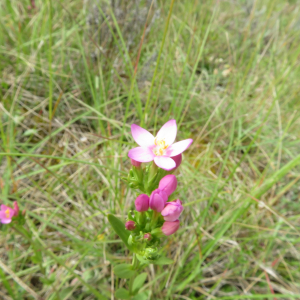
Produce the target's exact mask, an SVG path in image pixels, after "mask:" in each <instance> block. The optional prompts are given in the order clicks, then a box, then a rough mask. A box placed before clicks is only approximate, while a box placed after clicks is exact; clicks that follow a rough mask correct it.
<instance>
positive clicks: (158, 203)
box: [149, 189, 168, 212]
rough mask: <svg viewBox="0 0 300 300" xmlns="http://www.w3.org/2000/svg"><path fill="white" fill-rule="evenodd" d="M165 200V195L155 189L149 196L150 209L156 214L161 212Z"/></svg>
mask: <svg viewBox="0 0 300 300" xmlns="http://www.w3.org/2000/svg"><path fill="white" fill-rule="evenodd" d="M167 200H168V196H167V194H166V193H165V192H164V191H162V190H160V189H156V190H154V191H153V192H152V194H151V196H150V201H149V204H150V208H151V209H153V210H155V211H157V212H161V211H162V210H163V209H164V207H165V204H166V202H167Z"/></svg>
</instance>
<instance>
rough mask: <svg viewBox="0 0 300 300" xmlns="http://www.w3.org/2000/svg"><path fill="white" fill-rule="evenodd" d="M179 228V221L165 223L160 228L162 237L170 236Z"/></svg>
mask: <svg viewBox="0 0 300 300" xmlns="http://www.w3.org/2000/svg"><path fill="white" fill-rule="evenodd" d="M179 226H180V222H179V220H176V221H175V222H168V221H167V222H165V223H164V224H163V226H162V228H161V230H162V232H163V233H164V235H171V234H173V233H175V232H176V231H177V230H178V229H179Z"/></svg>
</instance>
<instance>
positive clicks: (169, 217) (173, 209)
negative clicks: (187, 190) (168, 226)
mask: <svg viewBox="0 0 300 300" xmlns="http://www.w3.org/2000/svg"><path fill="white" fill-rule="evenodd" d="M182 211H183V206H182V205H181V201H180V200H179V199H177V200H176V201H172V202H167V205H166V206H165V208H164V209H163V210H162V212H161V215H162V216H163V217H164V219H165V221H168V222H173V221H175V220H178V218H179V216H180V214H181V212H182Z"/></svg>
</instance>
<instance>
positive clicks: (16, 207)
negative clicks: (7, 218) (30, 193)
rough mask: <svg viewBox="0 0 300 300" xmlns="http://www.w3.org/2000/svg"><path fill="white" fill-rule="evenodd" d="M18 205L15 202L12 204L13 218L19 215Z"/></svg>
mask: <svg viewBox="0 0 300 300" xmlns="http://www.w3.org/2000/svg"><path fill="white" fill-rule="evenodd" d="M19 210H20V209H19V205H18V202H17V201H15V202H14V211H15V212H14V216H15V217H16V216H18V214H19Z"/></svg>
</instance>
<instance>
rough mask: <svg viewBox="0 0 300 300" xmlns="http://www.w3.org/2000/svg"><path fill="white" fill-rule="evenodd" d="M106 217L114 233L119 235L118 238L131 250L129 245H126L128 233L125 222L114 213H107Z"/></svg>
mask: <svg viewBox="0 0 300 300" xmlns="http://www.w3.org/2000/svg"><path fill="white" fill-rule="evenodd" d="M107 218H108V221H109V223H110V225H111V226H112V228H113V229H114V231H115V232H116V234H117V235H118V236H119V237H120V239H121V240H122V241H123V242H124V244H125V245H126V247H127V248H128V249H129V250H131V251H133V248H132V247H131V246H130V245H128V238H129V235H130V233H129V232H128V231H127V230H126V229H125V224H124V223H123V222H122V221H121V220H120V219H118V218H117V217H115V216H114V215H110V214H109V215H108V216H107Z"/></svg>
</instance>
